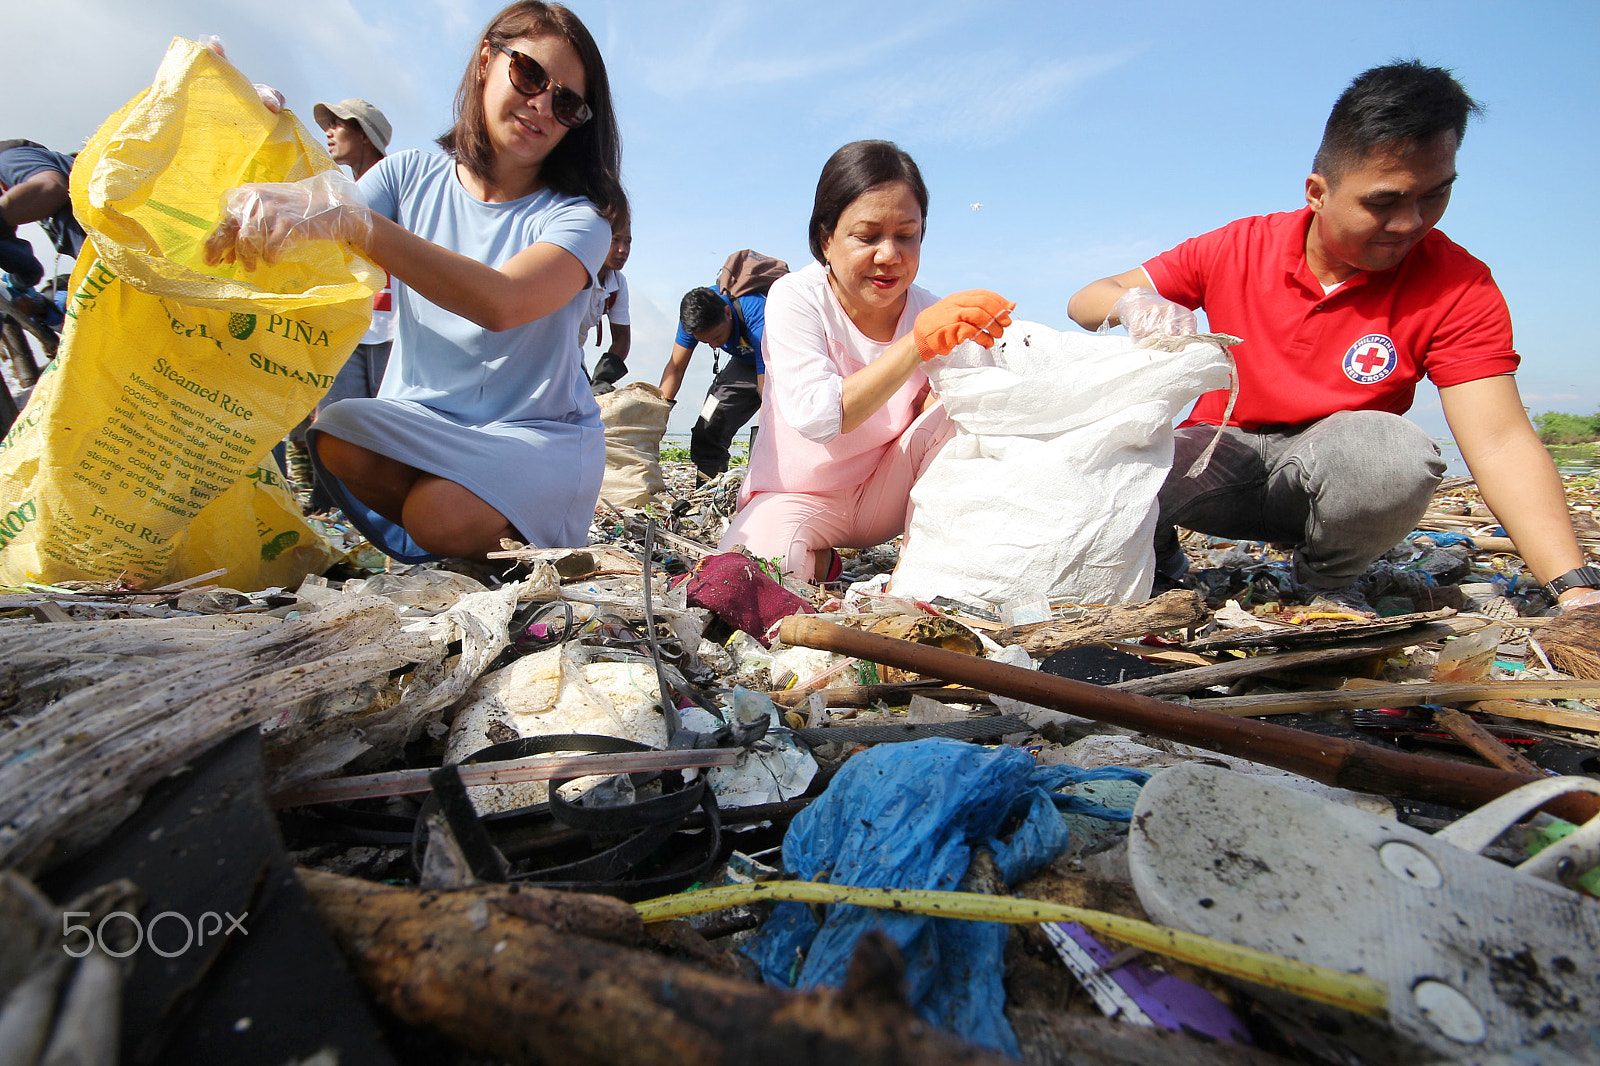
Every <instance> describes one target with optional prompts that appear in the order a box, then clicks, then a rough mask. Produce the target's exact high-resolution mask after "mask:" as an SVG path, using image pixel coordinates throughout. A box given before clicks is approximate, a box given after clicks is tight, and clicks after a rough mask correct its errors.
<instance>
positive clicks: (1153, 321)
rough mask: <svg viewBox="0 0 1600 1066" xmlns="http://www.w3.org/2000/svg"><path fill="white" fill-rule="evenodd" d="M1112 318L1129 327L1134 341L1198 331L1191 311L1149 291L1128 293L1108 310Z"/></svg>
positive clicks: (1181, 335)
mask: <svg viewBox="0 0 1600 1066" xmlns="http://www.w3.org/2000/svg"><path fill="white" fill-rule="evenodd" d="M1111 315H1112V317H1114V318H1116V319H1118V320H1119V321H1121V323H1122V324H1123V325H1124V326H1127V327H1128V336H1130V337H1132V338H1133V339H1134V340H1136V341H1141V340H1144V339H1145V338H1146V337H1187V336H1189V335H1190V334H1191V333H1197V332H1199V329H1200V325H1199V323H1198V322H1196V321H1195V317H1194V312H1193V311H1191V310H1189V309H1188V308H1187V307H1184V306H1183V305H1182V304H1175V303H1173V302H1172V301H1171V300H1168V299H1167V298H1166V297H1164V296H1162V295H1161V294H1160V293H1158V292H1155V291H1153V290H1151V289H1141V288H1133V289H1129V290H1128V291H1127V292H1125V293H1123V294H1122V297H1121V298H1120V299H1118V300H1117V302H1116V304H1115V305H1114V306H1113V307H1112V308H1111ZM1110 320H1111V319H1109V318H1108V319H1107V320H1106V321H1107V322H1109V321H1110ZM1100 328H1101V329H1102V330H1104V329H1105V328H1106V327H1105V326H1102V327H1100Z"/></svg>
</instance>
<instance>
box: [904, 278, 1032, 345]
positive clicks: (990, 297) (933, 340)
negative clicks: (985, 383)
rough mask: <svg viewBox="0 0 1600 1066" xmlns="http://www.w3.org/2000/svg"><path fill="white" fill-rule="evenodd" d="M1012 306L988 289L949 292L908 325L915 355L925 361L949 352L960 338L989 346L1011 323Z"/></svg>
mask: <svg viewBox="0 0 1600 1066" xmlns="http://www.w3.org/2000/svg"><path fill="white" fill-rule="evenodd" d="M1016 306H1017V305H1016V304H1014V303H1012V302H1011V301H1009V300H1007V299H1006V298H1005V297H1004V296H1001V295H1000V294H999V293H997V292H990V291H989V290H988V289H968V290H967V291H966V292H957V293H952V294H950V295H949V296H946V297H945V298H944V299H942V300H940V301H939V302H938V303H936V304H934V305H933V306H932V307H929V308H925V309H924V310H923V311H922V313H921V314H919V315H917V321H916V325H915V326H914V327H913V328H912V335H913V336H914V337H915V338H916V342H917V354H918V355H919V356H921V357H922V359H923V361H924V362H926V361H927V360H929V359H932V358H933V357H934V356H936V355H949V354H950V350H951V349H952V348H954V347H955V346H956V345H958V344H960V343H961V342H962V341H976V342H977V343H978V344H981V345H983V346H984V347H985V348H990V347H993V346H994V342H995V338H996V337H998V336H1000V334H1001V333H1003V332H1004V331H1005V328H1006V327H1007V326H1009V325H1011V312H1012V310H1013V309H1015V308H1016Z"/></svg>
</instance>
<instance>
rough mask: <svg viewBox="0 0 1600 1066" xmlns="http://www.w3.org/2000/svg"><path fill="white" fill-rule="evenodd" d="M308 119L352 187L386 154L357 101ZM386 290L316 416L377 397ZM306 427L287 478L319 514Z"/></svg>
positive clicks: (385, 348) (375, 117)
mask: <svg viewBox="0 0 1600 1066" xmlns="http://www.w3.org/2000/svg"><path fill="white" fill-rule="evenodd" d="M311 114H312V116H313V117H315V118H316V120H317V125H318V126H320V127H322V129H323V131H324V132H325V133H327V135H328V154H329V155H331V156H332V157H333V161H334V162H335V163H338V164H340V165H341V166H347V167H349V168H350V172H351V174H352V175H353V176H354V177H355V179H356V180H357V181H360V180H361V177H362V175H364V174H365V173H366V172H367V171H369V170H371V169H372V167H373V165H374V164H375V163H377V162H378V160H380V159H382V158H383V157H384V155H386V154H387V153H388V151H389V139H390V137H392V136H393V132H394V129H393V127H392V126H390V125H389V120H388V118H386V117H385V116H384V114H383V112H382V111H379V110H378V109H377V108H376V107H374V106H373V105H372V104H370V103H368V102H367V101H365V100H362V99H361V98H359V97H351V98H350V99H348V100H340V101H339V102H338V103H336V104H317V105H316V106H314V107H313V108H312V109H311ZM392 285H393V283H392V281H391V279H390V278H389V277H388V276H387V275H385V277H384V285H383V291H381V292H379V293H378V294H377V295H376V296H374V297H373V298H372V324H371V325H370V326H369V327H367V332H366V334H365V335H364V336H363V337H362V338H361V343H360V344H357V345H356V349H355V351H354V352H352V353H351V354H350V358H349V359H347V360H346V361H345V364H344V366H342V367H340V368H339V373H338V374H337V375H335V376H334V379H333V385H332V386H331V387H329V389H328V394H327V395H326V396H324V397H323V398H322V402H321V403H319V404H318V405H317V410H318V411H322V410H323V409H325V408H327V407H331V406H332V405H333V404H336V403H338V402H339V401H340V400H348V399H352V398H354V397H368V398H370V397H373V396H376V395H378V386H380V385H382V384H383V372H384V369H385V368H386V367H387V366H388V365H389V348H390V346H391V344H392V343H393V342H394V292H393V288H392ZM309 427H310V421H309V420H308V421H306V422H303V423H301V424H300V425H299V426H296V427H295V429H294V431H293V432H292V433H291V434H290V445H289V467H290V469H289V476H290V478H291V479H292V480H293V481H294V482H295V483H296V484H298V485H306V484H310V485H311V486H312V489H311V498H310V501H309V503H308V505H307V507H308V510H310V511H312V512H323V511H327V510H328V509H329V508H331V507H333V506H334V501H333V496H332V495H331V494H329V492H328V490H327V488H326V486H324V485H322V484H321V483H320V482H317V481H316V479H315V475H314V473H313V469H312V464H311V453H310V450H309V449H308V448H307V447H306V444H305V436H306V430H307V429H308V428H309Z"/></svg>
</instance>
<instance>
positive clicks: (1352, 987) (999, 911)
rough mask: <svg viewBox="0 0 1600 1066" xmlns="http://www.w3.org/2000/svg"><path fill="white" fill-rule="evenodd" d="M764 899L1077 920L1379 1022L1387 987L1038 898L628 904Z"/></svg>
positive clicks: (800, 896)
mask: <svg viewBox="0 0 1600 1066" xmlns="http://www.w3.org/2000/svg"><path fill="white" fill-rule="evenodd" d="M768 900H782V901H785V902H790V903H823V904H830V903H848V904H854V905H856V906H858V907H877V908H880V909H883V910H896V911H905V912H908V913H914V914H929V915H934V916H937V917H940V918H964V919H968V920H971V921H980V922H1006V923H1010V924H1013V925H1027V924H1032V923H1035V922H1077V923H1079V924H1080V925H1083V926H1084V927H1086V928H1088V929H1092V930H1094V931H1095V932H1097V933H1102V934H1104V935H1106V936H1109V937H1114V938H1116V939H1117V940H1121V941H1124V942H1126V943H1129V944H1132V945H1133V946H1135V947H1139V948H1143V949H1144V950H1146V951H1153V952H1156V953H1157V954H1160V955H1165V956H1167V957H1168V958H1173V959H1178V960H1179V961H1181V962H1187V963H1189V964H1191V965H1194V966H1199V967H1201V968H1203V969H1206V970H1210V971H1212V972H1213V973H1219V974H1224V975H1227V976H1229V977H1238V978H1242V979H1244V980H1246V981H1250V982H1252V983H1254V984H1258V985H1264V986H1266V987H1268V988H1275V989H1279V990H1281V991H1284V992H1290V993H1293V994H1294V995H1297V996H1301V997H1303V998H1305V999H1314V1000H1316V1001H1318V1002H1319V1003H1328V1004H1332V1005H1333V1006H1335V1007H1341V1008H1343V1009H1344V1010H1348V1011H1354V1012H1355V1013H1357V1014H1367V1015H1372V1016H1382V1015H1383V1014H1385V1013H1386V1010H1387V1004H1388V989H1387V987H1386V986H1385V985H1384V984H1383V983H1382V982H1380V981H1374V980H1372V979H1371V978H1369V977H1360V976H1357V975H1355V974H1348V973H1343V972H1341V971H1339V970H1331V969H1328V968H1327V967H1325V966H1312V965H1310V964H1309V963H1304V962H1296V961H1295V960H1293V959H1286V958H1282V957H1281V956H1278V955H1272V954H1269V953H1267V952H1264V951H1256V950H1255V949H1254V948H1245V947H1239V946H1238V945H1236V944H1228V943H1225V942H1223V941H1221V940H1213V939H1211V938H1210V937H1204V936H1199V935H1196V934H1194V933H1184V932H1180V931H1179V930H1176V929H1166V928H1163V927H1162V926H1159V925H1152V924H1151V923H1149V922H1141V921H1137V920H1136V919H1133V918H1124V917H1122V916H1121V915H1117V914H1107V913H1105V912H1104V911H1092V910H1085V909H1084V908H1082V907H1068V906H1065V905H1063V904H1059V903H1048V902H1046V901H1044V900H1036V899H1019V898H1016V897H1011V896H987V895H982V894H979V893H975V892H934V891H928V890H922V889H884V888H853V887H850V886H848V885H828V884H822V883H819V882H814V881H766V882H762V883H759V884H753V885H727V886H724V887H722V888H707V889H701V890H699V891H697V892H684V893H680V894H678V895H675V896H663V897H661V898H660V899H652V900H647V901H645V902H644V903H637V904H634V906H635V907H636V908H637V909H638V911H639V916H640V917H641V918H643V919H644V921H645V922H647V923H649V922H665V921H670V920H672V919H674V918H686V917H688V916H689V915H692V914H705V913H707V912H709V911H715V910H722V909H723V908H725V907H738V906H743V905H746V904H750V903H760V902H763V901H768Z"/></svg>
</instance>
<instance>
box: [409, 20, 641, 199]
mask: <svg viewBox="0 0 1600 1066" xmlns="http://www.w3.org/2000/svg"><path fill="white" fill-rule="evenodd" d="M523 37H558V38H560V39H561V40H563V41H566V42H567V43H568V44H569V45H571V46H572V50H573V51H575V52H577V53H578V59H579V60H580V61H581V62H582V63H583V79H584V84H585V86H586V88H587V89H588V91H587V92H586V93H585V94H584V99H585V100H586V101H587V102H588V104H589V110H590V111H592V112H593V113H594V117H593V118H591V119H590V120H589V121H588V122H585V123H584V124H583V125H581V126H579V127H578V128H577V129H570V130H568V131H567V135H566V136H565V137H563V138H562V139H561V143H560V144H558V145H556V146H555V148H554V149H553V150H552V151H551V152H550V154H549V155H548V156H546V157H545V160H544V164H543V165H542V166H541V167H540V168H539V178H540V180H541V181H543V182H544V183H545V184H546V185H548V186H549V187H550V188H552V189H554V190H555V191H556V192H559V193H565V194H567V195H569V196H586V197H588V198H589V200H590V201H591V202H592V203H593V204H594V205H595V207H597V208H598V209H599V210H600V214H601V215H603V216H604V217H605V218H606V220H607V221H608V222H613V223H615V222H616V221H617V220H618V219H623V218H626V217H627V213H628V197H627V194H626V193H625V192H623V189H622V137H621V135H620V134H619V133H618V132H617V115H616V111H615V110H614V109H613V108H612V106H611V82H610V80H609V79H608V78H607V77H606V64H605V60H603V59H601V58H600V49H599V47H598V46H597V45H596V44H595V43H594V38H593V37H591V36H590V35H589V30H588V28H587V27H586V26H584V24H583V22H582V21H581V20H580V19H579V18H578V16H577V15H574V14H573V13H572V12H571V11H570V10H569V9H568V8H566V7H563V6H562V5H560V4H547V3H542V2H540V0H518V2H517V3H514V4H512V5H511V6H509V7H507V8H505V9H504V10H503V11H501V12H500V13H499V14H498V15H496V16H495V17H494V18H493V19H491V20H490V21H489V26H488V28H487V29H485V30H484V31H483V37H482V38H481V40H480V41H479V43H478V44H476V45H474V46H473V49H472V58H471V60H470V61H469V62H468V63H467V71H466V73H465V74H463V75H462V76H461V85H460V87H459V88H457V89H456V105H455V113H456V121H455V125H454V126H453V127H451V128H450V129H449V130H448V131H446V132H445V133H444V134H443V135H441V136H440V137H439V140H438V144H439V147H440V148H443V149H444V150H445V151H446V152H449V153H450V154H451V155H453V156H455V158H456V161H457V162H458V163H460V164H461V165H462V166H464V167H466V168H467V169H468V170H470V171H471V172H472V173H474V174H476V175H477V176H479V177H480V178H488V177H490V175H491V173H492V164H493V162H494V146H493V145H492V144H491V143H490V141H489V131H488V119H487V116H486V115H485V114H484V110H483V63H482V62H481V61H480V59H479V47H481V45H482V44H483V43H485V42H487V43H488V44H489V45H490V46H494V45H501V44H509V43H511V42H512V41H515V40H517V39H519V38H523Z"/></svg>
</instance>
